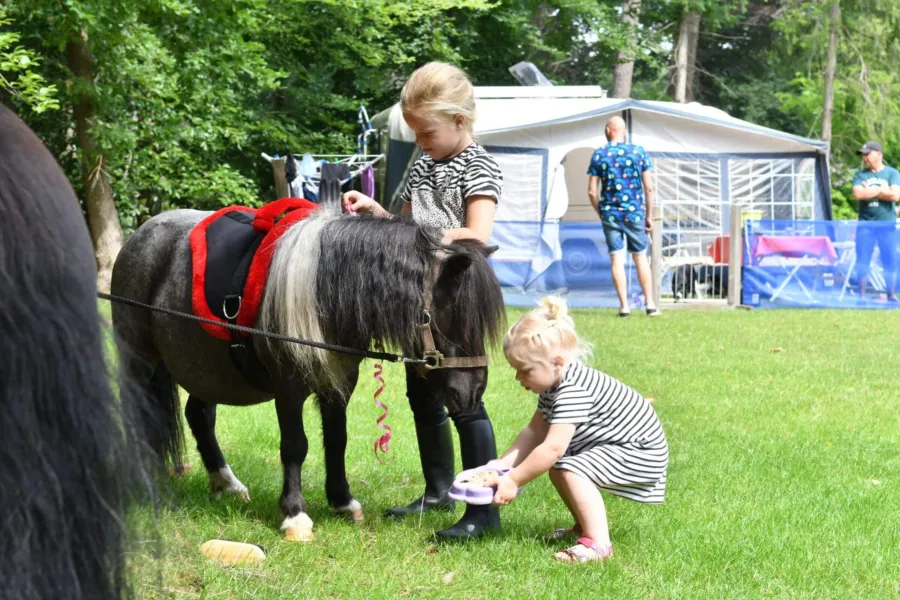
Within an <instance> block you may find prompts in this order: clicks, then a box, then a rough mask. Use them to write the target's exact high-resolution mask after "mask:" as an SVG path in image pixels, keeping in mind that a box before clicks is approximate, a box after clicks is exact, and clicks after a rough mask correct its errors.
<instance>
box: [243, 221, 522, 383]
mask: <svg viewBox="0 0 900 600" xmlns="http://www.w3.org/2000/svg"><path fill="white" fill-rule="evenodd" d="M440 238H441V233H440V230H438V229H436V228H433V227H427V226H420V225H416V224H415V223H413V222H412V221H411V220H409V219H403V218H392V219H382V218H377V217H370V216H364V215H360V216H356V217H334V216H325V215H321V216H314V217H311V218H309V219H306V220H305V221H301V222H300V223H298V224H297V225H294V226H293V227H291V229H289V230H288V231H287V232H286V233H285V234H284V235H283V236H282V237H281V239H280V240H279V242H278V246H277V248H276V251H275V256H274V257H273V260H272V265H271V267H270V270H269V277H268V282H267V285H266V293H265V298H264V301H263V306H262V312H261V316H260V319H261V320H260V324H261V326H262V327H263V328H264V329H267V330H270V331H278V332H280V333H283V334H286V335H291V336H295V337H300V338H304V339H313V340H316V341H328V342H330V343H334V344H341V345H345V346H351V347H354V348H367V347H368V346H369V344H370V342H374V343H376V344H382V345H383V346H385V347H392V348H396V349H399V350H401V351H402V352H404V353H406V354H417V353H420V352H421V350H422V343H421V335H420V333H419V330H418V326H419V325H420V324H421V323H422V322H423V318H424V316H423V305H422V304H423V298H422V292H423V289H424V284H425V277H426V275H429V274H430V270H431V268H432V261H433V257H434V254H435V252H436V251H437V250H439V249H443V250H444V251H445V252H446V253H447V254H448V258H447V259H445V262H444V269H442V272H441V274H440V275H439V277H438V280H439V282H444V277H445V275H453V276H454V277H455V279H454V281H453V289H454V292H455V293H454V296H453V298H451V299H450V303H451V305H452V309H451V310H452V311H453V317H454V322H456V323H459V324H461V325H462V328H461V329H458V330H456V331H454V332H453V333H454V335H453V337H454V338H455V339H458V340H460V343H459V345H460V346H461V348H460V354H481V353H482V351H483V348H484V337H485V335H487V336H488V337H489V338H490V339H491V341H492V342H496V339H497V338H498V337H499V334H500V330H501V328H502V325H503V323H504V319H505V310H504V308H503V299H502V296H501V294H500V286H499V284H498V283H497V280H496V278H495V276H494V274H493V270H492V269H491V267H490V265H488V263H487V261H486V259H485V255H484V251H483V246H482V245H481V244H479V243H478V242H464V243H463V242H456V243H454V244H451V245H448V246H442V245H441V242H440ZM458 259H462V262H464V263H465V264H466V266H468V268H463V269H459V272H458V273H457V272H454V273H448V271H449V270H452V265H453V264H458V263H455V262H454V261H457V260H458ZM436 287H437V286H436ZM278 350H279V351H280V353H281V354H282V355H285V354H287V357H288V358H289V359H290V360H291V362H293V363H294V364H295V365H296V366H297V368H299V369H301V371H302V372H303V373H304V375H305V376H306V377H309V378H311V379H312V380H313V381H316V382H317V383H320V384H321V383H326V384H330V385H331V386H332V387H334V388H335V389H340V387H341V384H342V383H343V382H340V381H335V380H334V376H332V375H331V374H332V373H340V372H341V371H340V369H338V368H336V366H335V364H334V361H336V360H340V358H339V356H335V355H334V354H333V353H328V352H325V351H321V350H316V349H311V348H309V347H306V346H298V345H290V346H288V345H280V346H279V348H278Z"/></svg>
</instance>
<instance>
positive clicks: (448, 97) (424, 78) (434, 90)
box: [400, 62, 475, 133]
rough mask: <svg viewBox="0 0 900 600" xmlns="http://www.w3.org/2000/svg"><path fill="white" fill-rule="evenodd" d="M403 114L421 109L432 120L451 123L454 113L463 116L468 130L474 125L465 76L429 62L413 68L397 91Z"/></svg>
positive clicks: (472, 101) (472, 95)
mask: <svg viewBox="0 0 900 600" xmlns="http://www.w3.org/2000/svg"><path fill="white" fill-rule="evenodd" d="M400 109H401V110H402V111H403V112H404V113H408V112H413V111H420V110H424V111H425V113H426V114H427V115H429V117H430V119H431V120H433V121H448V122H452V121H453V120H454V119H456V115H462V116H463V117H465V119H466V129H468V130H469V133H472V126H473V125H474V124H475V90H474V88H473V87H472V82H471V81H469V78H468V76H467V75H466V74H465V73H463V72H462V71H461V70H460V69H458V68H456V67H454V66H453V65H448V64H447V63H442V62H430V63H428V64H427V65H425V66H424V67H420V68H418V69H416V71H415V72H414V73H413V74H412V76H411V77H410V78H409V81H407V82H406V84H405V85H404V86H403V91H401V92H400Z"/></svg>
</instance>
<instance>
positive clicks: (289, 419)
mask: <svg viewBox="0 0 900 600" xmlns="http://www.w3.org/2000/svg"><path fill="white" fill-rule="evenodd" d="M306 396H307V394H296V393H291V394H285V395H282V394H276V396H275V411H276V412H277V413H278V427H279V428H280V429H281V463H282V465H283V466H284V488H283V489H282V491H281V501H280V505H281V512H282V514H283V515H284V521H282V523H281V529H282V531H284V539H285V540H287V541H289V542H311V541H312V540H313V539H314V537H315V536H314V535H313V530H312V528H313V522H312V519H310V518H309V515H307V514H306V500H304V499H303V494H301V493H300V475H301V469H302V468H303V461H304V460H306V453H307V451H308V450H309V442H308V441H307V439H306V432H305V431H304V430H303V403H304V402H305V401H306Z"/></svg>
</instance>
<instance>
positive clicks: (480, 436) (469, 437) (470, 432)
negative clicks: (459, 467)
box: [435, 419, 500, 540]
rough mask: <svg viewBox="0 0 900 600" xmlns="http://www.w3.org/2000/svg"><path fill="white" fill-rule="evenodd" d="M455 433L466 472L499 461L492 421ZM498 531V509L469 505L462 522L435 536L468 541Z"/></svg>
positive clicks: (466, 425)
mask: <svg viewBox="0 0 900 600" xmlns="http://www.w3.org/2000/svg"><path fill="white" fill-rule="evenodd" d="M456 432H457V433H458V434H459V446H460V453H461V454H462V464H463V470H466V469H474V468H475V467H480V466H482V465H484V464H485V463H486V462H488V461H489V460H493V459H495V458H497V443H496V442H495V441H494V427H493V426H492V425H491V422H490V421H489V420H487V419H479V420H477V421H470V422H467V423H460V424H458V425H457V426H456ZM496 529H500V511H499V510H498V509H497V507H496V506H493V505H487V506H476V505H474V504H467V505H466V512H465V514H463V517H462V519H460V520H459V522H458V523H457V524H456V525H454V526H453V527H450V528H448V529H444V530H443V531H438V532H437V533H436V534H435V536H436V537H437V538H438V539H443V540H451V539H469V538H476V537H480V536H482V535H484V534H485V533H487V532H488V531H489V530H496Z"/></svg>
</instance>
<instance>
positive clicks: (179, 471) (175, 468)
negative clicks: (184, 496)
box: [169, 464, 194, 477]
mask: <svg viewBox="0 0 900 600" xmlns="http://www.w3.org/2000/svg"><path fill="white" fill-rule="evenodd" d="M193 472H194V465H192V464H179V465H172V466H171V468H169V475H171V476H172V477H181V476H182V475H187V474H188V473H193Z"/></svg>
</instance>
